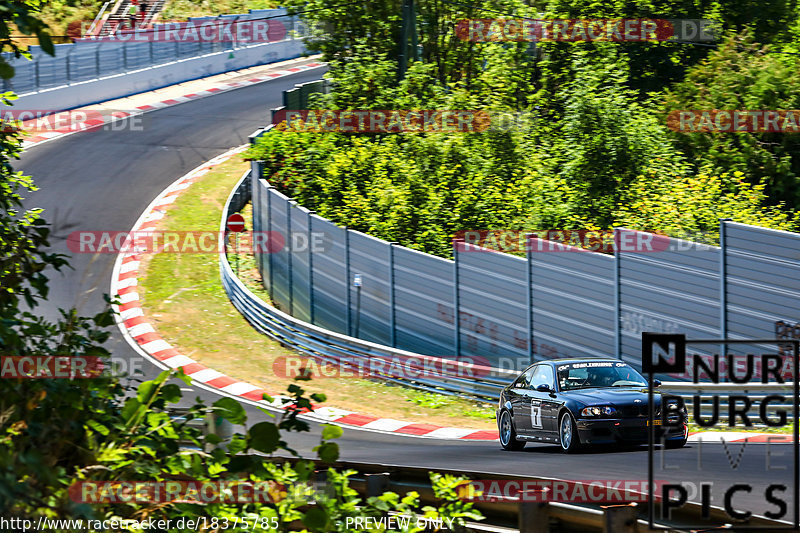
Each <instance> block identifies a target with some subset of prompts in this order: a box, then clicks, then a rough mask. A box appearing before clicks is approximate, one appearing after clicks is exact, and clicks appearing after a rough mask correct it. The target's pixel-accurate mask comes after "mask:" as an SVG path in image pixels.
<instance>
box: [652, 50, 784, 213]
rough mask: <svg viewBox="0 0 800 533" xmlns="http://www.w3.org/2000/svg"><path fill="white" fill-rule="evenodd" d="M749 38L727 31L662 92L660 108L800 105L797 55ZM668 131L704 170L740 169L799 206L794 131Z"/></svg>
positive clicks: (773, 196) (774, 197)
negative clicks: (721, 40) (726, 35)
mask: <svg viewBox="0 0 800 533" xmlns="http://www.w3.org/2000/svg"><path fill="white" fill-rule="evenodd" d="M769 51H770V48H769V47H766V46H761V45H758V44H755V43H753V41H752V38H750V37H748V36H746V35H741V36H731V37H730V38H728V39H727V40H726V41H725V43H724V45H723V46H721V47H720V48H719V49H718V50H716V51H714V52H713V53H711V54H710V55H709V56H708V58H707V59H706V60H704V61H702V62H701V63H699V64H698V65H696V66H695V67H693V68H692V69H691V70H690V71H689V72H688V74H687V76H686V79H685V80H684V81H681V82H680V83H677V84H675V85H674V86H673V87H671V88H670V89H669V90H668V91H667V92H666V94H665V96H664V100H663V108H662V109H663V114H664V116H666V115H667V114H668V113H669V112H670V111H673V110H682V109H687V110H712V109H720V110H737V109H738V110H771V109H800V81H798V80H797V76H795V75H794V74H795V73H796V72H797V70H798V68H800V58H799V57H797V56H792V55H783V56H782V55H778V54H770V53H769ZM671 137H672V138H673V139H675V140H676V141H677V145H678V146H679V147H680V148H681V149H682V150H683V152H684V153H685V154H686V155H687V157H688V159H689V160H690V161H692V162H693V165H694V166H695V168H696V169H697V170H698V171H700V172H703V173H706V174H721V173H734V172H739V173H741V174H743V175H744V176H745V177H746V179H747V180H748V181H749V182H750V183H751V184H754V185H755V184H760V183H762V182H763V183H765V184H766V185H767V188H766V193H767V196H768V199H769V201H770V202H772V203H773V204H775V203H778V202H786V204H788V205H789V206H790V207H792V208H796V207H798V206H800V187H799V186H798V175H800V156H798V154H800V137H798V134H797V133H780V132H776V133H746V132H737V133H723V132H720V133H715V132H711V133H709V132H676V133H672V134H671Z"/></svg>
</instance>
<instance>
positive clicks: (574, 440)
mask: <svg viewBox="0 0 800 533" xmlns="http://www.w3.org/2000/svg"><path fill="white" fill-rule="evenodd" d="M558 428H559V429H558V436H559V440H560V441H561V449H563V450H564V451H565V452H567V453H572V452H574V451H576V450H577V449H578V447H579V446H580V444H579V442H578V431H577V428H576V427H575V422H573V420H572V417H571V416H570V414H569V413H564V415H563V416H562V417H561V422H560V423H559V424H558Z"/></svg>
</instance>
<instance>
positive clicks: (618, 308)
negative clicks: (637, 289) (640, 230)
mask: <svg viewBox="0 0 800 533" xmlns="http://www.w3.org/2000/svg"><path fill="white" fill-rule="evenodd" d="M619 261H620V256H619V228H614V350H615V351H616V354H615V355H616V357H617V359H622V331H621V329H620V326H621V322H622V317H621V316H620V315H621V314H622V295H621V294H620V293H621V291H620V286H619V282H620V277H619Z"/></svg>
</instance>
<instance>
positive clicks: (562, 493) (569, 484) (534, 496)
mask: <svg viewBox="0 0 800 533" xmlns="http://www.w3.org/2000/svg"><path fill="white" fill-rule="evenodd" d="M663 483H664V482H663V481H657V482H656V483H655V485H656V489H657V488H658V487H659V486H660V485H662V484H663ZM655 492H656V494H658V492H660V491H658V490H656V491H655ZM457 493H458V497H459V498H460V499H462V500H466V501H471V502H502V501H509V500H516V501H528V502H563V503H617V504H622V503H631V502H646V501H648V493H649V491H648V483H647V480H642V479H584V480H561V479H552V480H519V479H483V480H470V481H468V482H465V483H464V484H463V485H460V486H459V487H458V488H457Z"/></svg>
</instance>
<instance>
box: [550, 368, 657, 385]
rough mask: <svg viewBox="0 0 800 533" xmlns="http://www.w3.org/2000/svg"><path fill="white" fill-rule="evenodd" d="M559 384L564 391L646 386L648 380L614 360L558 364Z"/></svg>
mask: <svg viewBox="0 0 800 533" xmlns="http://www.w3.org/2000/svg"><path fill="white" fill-rule="evenodd" d="M557 372H558V385H559V388H560V389H561V390H562V391H566V390H573V389H587V388H590V387H646V386H647V381H645V379H644V378H643V377H642V375H641V374H639V373H638V372H637V371H636V370H634V369H633V368H632V367H630V366H628V365H627V364H625V363H618V362H612V361H597V362H582V363H569V364H564V365H558V368H557Z"/></svg>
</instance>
